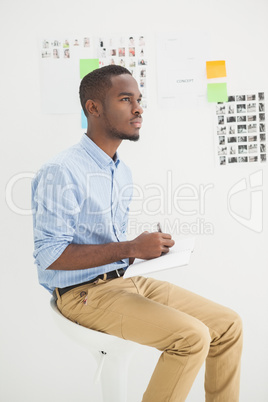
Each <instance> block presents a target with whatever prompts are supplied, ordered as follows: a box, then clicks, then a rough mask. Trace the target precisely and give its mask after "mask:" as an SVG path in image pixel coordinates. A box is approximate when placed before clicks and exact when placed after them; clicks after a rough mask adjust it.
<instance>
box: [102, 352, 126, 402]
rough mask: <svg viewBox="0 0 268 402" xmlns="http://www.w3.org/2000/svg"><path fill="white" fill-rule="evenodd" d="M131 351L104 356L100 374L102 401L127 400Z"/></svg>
mask: <svg viewBox="0 0 268 402" xmlns="http://www.w3.org/2000/svg"><path fill="white" fill-rule="evenodd" d="M133 353H134V351H132V352H128V353H125V354H122V355H120V356H111V357H110V356H109V354H107V355H106V356H105V361H104V364H103V367H102V371H101V374H100V380H101V388H102V396H103V402H127V382H128V367H129V363H130V360H131V357H132V356H133Z"/></svg>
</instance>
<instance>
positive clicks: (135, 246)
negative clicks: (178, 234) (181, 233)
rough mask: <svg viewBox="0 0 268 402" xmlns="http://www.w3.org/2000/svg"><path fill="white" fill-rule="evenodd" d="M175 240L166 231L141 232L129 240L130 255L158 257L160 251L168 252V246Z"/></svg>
mask: <svg viewBox="0 0 268 402" xmlns="http://www.w3.org/2000/svg"><path fill="white" fill-rule="evenodd" d="M174 244H175V242H174V240H172V237H171V235H170V234H168V233H161V232H153V233H149V232H143V233H142V234H141V235H139V236H138V237H136V239H134V240H132V241H131V249H132V250H131V256H133V257H136V258H141V259H144V260H150V259H151V258H156V257H160V255H161V254H162V253H168V252H169V249H170V247H172V246H174Z"/></svg>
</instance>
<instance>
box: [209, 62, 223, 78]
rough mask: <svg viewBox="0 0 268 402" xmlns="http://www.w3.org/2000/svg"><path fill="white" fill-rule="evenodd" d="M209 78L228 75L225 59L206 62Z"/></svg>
mask: <svg viewBox="0 0 268 402" xmlns="http://www.w3.org/2000/svg"><path fill="white" fill-rule="evenodd" d="M206 68H207V78H208V79H210V78H220V77H226V66H225V60H214V61H207V62H206Z"/></svg>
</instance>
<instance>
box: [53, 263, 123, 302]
mask: <svg viewBox="0 0 268 402" xmlns="http://www.w3.org/2000/svg"><path fill="white" fill-rule="evenodd" d="M124 273H125V270H124V269H123V268H120V269H116V270H115V271H110V272H107V273H106V274H102V275H99V276H97V277H96V278H94V279H91V280H90V281H87V282H83V283H77V284H76V285H71V286H67V287H66V288H58V291H59V295H60V296H62V295H64V293H66V292H69V290H72V289H74V288H77V287H78V286H83V285H88V284H89V283H93V282H95V281H97V280H98V279H102V280H106V279H114V278H120V276H123V275H124Z"/></svg>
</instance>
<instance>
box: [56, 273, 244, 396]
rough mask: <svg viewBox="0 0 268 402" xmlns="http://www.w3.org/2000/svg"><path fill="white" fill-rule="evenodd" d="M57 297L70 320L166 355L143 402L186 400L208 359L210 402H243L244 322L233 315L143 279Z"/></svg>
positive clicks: (84, 288) (114, 282)
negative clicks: (241, 392)
mask: <svg viewBox="0 0 268 402" xmlns="http://www.w3.org/2000/svg"><path fill="white" fill-rule="evenodd" d="M56 293H57V296H58V300H57V305H58V308H59V310H60V311H61V312H62V314H63V315H64V316H66V317H67V318H69V319H70V320H72V321H75V322H78V323H79V324H80V325H83V326H85V327H88V328H91V329H94V330H97V331H102V332H106V333H108V334H112V335H116V336H119V337H120V338H123V339H128V340H131V341H134V342H138V343H140V344H143V345H148V346H152V347H155V348H157V349H159V350H160V351H162V352H163V353H162V354H161V356H160V358H159V361H158V363H157V365H156V368H155V370H154V373H153V375H152V378H151V380H150V382H149V385H148V387H147V390H146V391H145V393H144V395H143V399H142V401H143V402H175V401H176V402H182V401H185V400H186V397H187V395H188V393H189V391H190V389H191V386H192V384H193V381H194V379H195V377H196V375H197V373H198V371H199V369H200V367H201V366H202V364H203V362H204V361H206V373H205V394H206V401H207V402H238V401H239V380H240V358H241V351H242V324H241V319H240V317H239V316H238V315H237V314H236V313H235V312H234V311H232V310H230V309H228V308H225V307H223V306H221V305H219V304H216V303H213V302H211V301H210V300H207V299H205V298H203V297H200V296H198V295H196V294H194V293H191V292H189V291H187V290H185V289H182V288H180V287H178V286H175V285H172V284H170V283H168V282H163V281H158V280H155V279H151V278H143V277H134V278H130V279H123V278H117V279H111V280H106V281H103V280H100V279H99V280H98V281H97V282H95V283H92V284H89V285H82V286H79V287H77V288H75V289H72V290H71V291H69V292H67V293H65V294H64V295H62V296H61V297H60V296H59V294H58V291H57V290H56ZM200 400H202V399H201V397H200Z"/></svg>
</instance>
